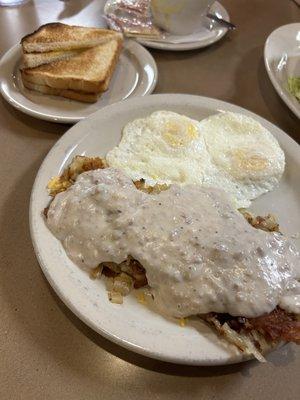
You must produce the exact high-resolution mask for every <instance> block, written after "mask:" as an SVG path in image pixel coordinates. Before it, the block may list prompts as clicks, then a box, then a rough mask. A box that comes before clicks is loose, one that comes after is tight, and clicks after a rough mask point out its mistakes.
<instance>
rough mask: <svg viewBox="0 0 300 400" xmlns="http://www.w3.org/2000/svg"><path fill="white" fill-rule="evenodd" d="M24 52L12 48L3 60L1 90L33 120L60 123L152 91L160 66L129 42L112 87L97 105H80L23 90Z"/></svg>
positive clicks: (124, 49) (137, 46) (16, 47)
mask: <svg viewBox="0 0 300 400" xmlns="http://www.w3.org/2000/svg"><path fill="white" fill-rule="evenodd" d="M21 57H22V49H21V46H20V45H16V46H14V47H12V48H11V49H10V50H8V52H7V53H6V54H4V56H3V57H2V59H1V61H0V91H1V93H2V95H3V97H4V98H5V99H6V100H7V101H8V102H9V103H10V104H11V105H12V106H13V107H15V108H17V109H19V110H20V111H22V112H24V113H25V114H29V115H31V116H33V117H36V118H39V119H44V120H48V121H53V122H60V123H75V122H78V121H80V120H82V119H84V118H86V117H87V116H88V115H90V114H92V113H94V112H95V111H97V110H99V108H102V107H104V106H106V105H108V104H111V103H115V102H117V101H120V100H124V99H127V98H129V97H136V96H145V95H147V94H150V93H152V92H153V90H154V88H155V85H156V82H157V67H156V63H155V61H154V59H153V57H152V56H151V54H150V53H149V52H148V51H147V50H146V49H145V48H144V47H143V46H141V45H140V44H138V43H136V42H135V41H134V40H126V41H125V43H124V48H123V51H122V53H121V55H120V59H119V62H118V64H117V67H116V70H115V72H114V75H113V77H112V80H111V82H110V85H109V89H108V91H107V92H105V93H104V94H103V95H102V96H101V97H100V99H99V100H98V101H97V102H96V103H92V104H89V103H81V102H78V101H73V100H69V99H64V98H62V97H58V96H50V95H44V94H41V93H38V92H35V91H31V90H29V89H26V88H24V86H23V84H22V79H21V75H20V72H19V67H20V63H21Z"/></svg>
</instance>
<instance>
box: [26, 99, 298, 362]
mask: <svg viewBox="0 0 300 400" xmlns="http://www.w3.org/2000/svg"><path fill="white" fill-rule="evenodd" d="M155 110H172V111H175V112H178V113H182V114H185V115H188V116H189V117H191V118H195V119H199V120H200V119H202V118H205V117H207V116H209V115H211V114H215V113H217V112H219V111H222V110H224V111H233V112H240V113H243V114H246V115H249V116H252V117H253V118H255V119H256V120H258V121H259V122H261V123H262V124H263V125H264V126H265V127H266V128H267V129H269V130H270V131H271V132H272V133H273V135H275V137H276V138H277V139H278V140H279V142H280V145H281V146H282V147H283V149H284V151H285V154H286V158H287V167H286V172H285V174H284V177H283V179H282V182H281V185H280V187H279V188H278V189H277V190H275V191H274V192H272V193H269V194H267V195H265V196H262V197H261V198H260V199H258V200H257V201H256V204H255V209H256V211H258V212H260V213H269V212H272V213H274V214H275V215H277V216H278V217H279V221H280V223H281V227H282V230H283V231H285V232H286V233H294V232H296V231H300V221H299V215H300V201H299V200H300V187H299V184H298V183H299V179H300V148H299V146H298V145H297V144H296V143H295V142H294V141H293V140H292V139H291V138H290V137H289V136H287V135H286V134H285V133H284V132H283V131H281V130H280V129H279V128H277V127H276V126H274V125H272V124H271V123H270V122H267V121H266V120H264V119H263V118H261V117H259V116H257V115H255V114H253V113H251V112H249V111H246V110H244V109H242V108H240V107H237V106H234V105H231V104H229V103H225V102H222V101H219V100H214V99H210V98H206V97H198V96H191V95H180V94H164V95H153V96H147V97H143V98H135V99H130V100H127V101H123V102H119V103H116V104H112V105H110V106H108V107H106V108H103V109H101V110H99V111H98V112H96V113H95V114H93V115H90V116H89V117H88V118H86V119H85V120H83V121H81V122H80V123H78V124H76V125H75V126H74V127H72V128H71V129H70V130H69V131H68V132H67V133H66V134H65V135H64V136H62V138H61V139H60V140H59V141H58V142H57V143H56V144H55V146H54V147H53V148H52V150H51V151H50V152H49V154H48V155H47V157H46V158H45V160H44V162H43V164H42V166H41V167H40V170H39V172H38V175H37V177H36V180H35V183H34V186H33V190H32V195H31V204H30V228H31V236H32V241H33V244H34V249H35V252H36V255H37V258H38V260H39V263H40V265H41V267H42V270H43V272H44V274H45V275H46V277H47V279H48V281H49V282H50V284H51V285H52V287H53V288H54V290H55V291H56V293H57V294H58V295H59V296H60V298H61V299H62V300H63V301H64V302H65V303H66V304H67V306H68V307H69V308H70V309H71V310H72V311H73V312H74V313H75V314H76V315H77V316H78V317H79V318H80V319H82V320H83V321H84V322H85V323H86V324H87V325H89V326H90V327H91V328H93V329H94V330H95V331H97V332H99V333H100V334H101V335H103V336H105V337H106V338H108V339H110V340H112V341H113V342H116V343H118V344H120V345H122V346H124V347H126V348H128V349H131V350H133V351H136V352H137V353H141V354H143V355H146V356H150V357H153V358H156V359H160V360H165V361H170V362H174V363H182V364H190V365H218V364H230V363H235V362H239V361H243V360H244V359H245V358H244V357H243V356H242V355H241V354H240V353H239V352H238V351H237V350H236V349H235V348H233V347H232V346H230V345H227V343H225V342H223V341H222V340H221V339H219V338H218V337H217V336H216V335H215V334H214V333H213V332H212V331H211V330H210V329H209V328H208V327H206V326H205V325H204V324H202V323H201V322H198V323H195V324H194V323H188V325H187V326H186V327H184V328H182V327H180V326H179V324H178V323H175V322H173V321H171V320H166V319H164V318H163V317H161V316H160V315H158V314H155V313H154V312H152V311H151V310H149V309H147V308H146V307H145V306H143V305H142V304H140V303H138V301H137V300H136V298H135V296H134V294H132V295H130V296H128V297H126V298H125V301H124V304H123V305H116V304H112V303H110V302H109V300H108V297H107V292H106V289H105V287H104V284H103V282H102V281H101V280H97V281H93V280H91V279H90V278H89V276H88V274H87V273H86V272H84V271H82V270H81V269H80V268H79V267H78V266H77V265H75V264H73V263H72V261H71V260H70V259H69V258H68V257H67V256H66V254H65V251H64V249H63V247H62V245H61V243H60V242H59V241H58V240H57V239H56V238H55V237H54V236H53V235H52V234H51V232H50V231H49V230H48V228H47V227H46V225H45V222H44V219H43V216H42V211H43V209H44V207H46V206H47V205H48V203H49V196H48V195H47V191H46V185H47V183H48V181H49V179H50V178H51V177H53V176H55V175H58V174H60V173H61V172H62V170H63V169H64V168H65V167H66V166H67V165H68V164H69V163H70V161H71V159H72V158H73V157H74V156H75V155H77V154H81V155H88V156H97V155H98V156H102V157H103V156H105V155H106V153H107V152H108V151H109V150H110V149H112V148H113V147H114V146H115V145H117V144H118V143H119V141H120V138H121V132H122V128H123V127H124V125H125V124H126V123H127V122H129V121H132V120H133V119H135V118H140V117H145V116H146V115H149V114H150V113H152V112H153V111H155Z"/></svg>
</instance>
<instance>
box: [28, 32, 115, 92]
mask: <svg viewBox="0 0 300 400" xmlns="http://www.w3.org/2000/svg"><path fill="white" fill-rule="evenodd" d="M121 48H122V41H121V40H111V41H110V42H108V43H106V44H103V45H99V46H96V47H94V48H91V49H88V50H86V51H83V52H82V53H80V54H79V55H77V56H73V57H71V58H69V59H67V60H60V61H55V62H52V63H50V64H45V65H41V66H39V67H36V68H31V69H24V70H23V71H22V78H23V79H25V80H26V81H27V82H31V83H34V84H38V85H46V86H49V87H52V88H55V89H70V90H75V91H81V92H88V93H99V92H103V91H105V90H106V89H107V87H108V84H109V82H110V78H111V76H112V74H113V71H114V68H115V66H116V63H117V60H118V57H119V54H120V51H121Z"/></svg>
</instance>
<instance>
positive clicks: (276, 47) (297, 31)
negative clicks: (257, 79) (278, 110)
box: [264, 23, 300, 118]
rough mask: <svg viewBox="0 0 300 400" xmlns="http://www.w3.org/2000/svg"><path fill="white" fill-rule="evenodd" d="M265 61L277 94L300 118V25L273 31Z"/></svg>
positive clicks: (267, 42)
mask: <svg viewBox="0 0 300 400" xmlns="http://www.w3.org/2000/svg"><path fill="white" fill-rule="evenodd" d="M264 59H265V66H266V70H267V72H268V75H269V77H270V80H271V82H272V84H273V86H274V88H275V89H276V91H277V93H278V94H279V96H280V97H281V98H282V100H283V101H284V102H285V103H286V105H287V106H288V107H289V108H290V109H291V110H292V111H293V113H294V114H295V115H296V116H297V117H298V118H300V23H295V24H288V25H284V26H281V27H280V28H278V29H276V30H275V31H273V32H272V33H271V34H270V36H269V37H268V39H267V41H266V44H265V50H264Z"/></svg>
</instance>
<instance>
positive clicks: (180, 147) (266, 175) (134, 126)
mask: <svg viewBox="0 0 300 400" xmlns="http://www.w3.org/2000/svg"><path fill="white" fill-rule="evenodd" d="M106 159H107V162H108V164H109V165H110V166H112V167H115V168H120V169H122V170H124V171H125V173H126V174H127V175H128V176H130V177H131V178H132V179H133V180H139V179H141V178H143V179H145V181H146V184H148V185H154V184H156V183H167V184H171V183H177V184H180V185H182V184H200V185H203V186H207V187H219V188H222V189H223V190H225V191H226V192H228V194H229V195H230V196H231V197H232V199H233V201H234V202H235V205H236V207H237V208H241V207H248V206H249V205H250V203H251V200H252V199H254V198H256V197H258V196H260V195H261V194H263V193H265V192H267V191H270V190H273V189H274V188H275V187H276V186H277V185H278V182H279V180H280V178H281V176H282V173H283V170H284V164H285V161H284V153H283V151H282V149H281V148H280V146H279V144H278V142H277V140H276V139H275V138H274V137H273V136H272V135H271V133H270V132H269V131H268V130H267V129H265V128H264V127H263V126H262V125H261V124H260V123H258V122H257V121H255V120H254V119H253V118H250V117H247V116H245V115H241V114H236V113H229V112H223V113H220V114H216V115H213V116H211V117H208V118H205V119H204V120H202V121H200V122H199V121H196V120H193V119H191V118H188V117H186V116H184V115H180V114H177V113H174V112H171V111H157V112H154V113H153V114H151V115H150V116H148V117H146V118H141V119H136V120H134V121H132V122H129V123H128V124H127V125H126V126H125V127H124V130H123V135H122V139H121V142H120V144H119V145H118V146H116V147H115V148H114V149H112V150H111V151H110V152H109V153H108V154H107V156H106Z"/></svg>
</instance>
